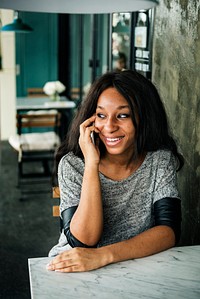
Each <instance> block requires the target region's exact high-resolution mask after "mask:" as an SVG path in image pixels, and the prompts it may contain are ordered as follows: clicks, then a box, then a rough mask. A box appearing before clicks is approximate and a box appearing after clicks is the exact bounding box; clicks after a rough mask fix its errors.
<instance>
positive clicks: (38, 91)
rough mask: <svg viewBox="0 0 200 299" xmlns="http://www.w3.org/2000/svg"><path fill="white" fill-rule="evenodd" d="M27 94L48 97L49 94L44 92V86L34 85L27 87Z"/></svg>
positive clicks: (31, 96)
mask: <svg viewBox="0 0 200 299" xmlns="http://www.w3.org/2000/svg"><path fill="white" fill-rule="evenodd" d="M27 96H28V97H30V98H35V97H38V98H39V97H46V96H47V95H46V94H45V93H44V91H43V88H41V87H32V88H28V89H27Z"/></svg>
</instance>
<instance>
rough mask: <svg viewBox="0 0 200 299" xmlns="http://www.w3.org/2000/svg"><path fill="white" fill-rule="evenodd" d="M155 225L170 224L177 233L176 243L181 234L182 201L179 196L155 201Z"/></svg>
mask: <svg viewBox="0 0 200 299" xmlns="http://www.w3.org/2000/svg"><path fill="white" fill-rule="evenodd" d="M154 216H155V225H167V226H170V227H171V228H172V229H173V231H174V234H175V238H176V244H177V243H178V242H179V239H180V235H181V201H180V199H179V198H169V197H166V198H162V199H160V200H158V201H156V202H155V203H154Z"/></svg>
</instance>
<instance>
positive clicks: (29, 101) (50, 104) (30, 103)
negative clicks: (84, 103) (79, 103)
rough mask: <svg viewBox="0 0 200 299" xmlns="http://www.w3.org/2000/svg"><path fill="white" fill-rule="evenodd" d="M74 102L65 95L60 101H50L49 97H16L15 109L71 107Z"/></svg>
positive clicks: (73, 106)
mask: <svg viewBox="0 0 200 299" xmlns="http://www.w3.org/2000/svg"><path fill="white" fill-rule="evenodd" d="M75 106H76V104H75V102H73V101H69V100H68V99H67V98H66V97H61V99H60V101H55V102H54V101H51V100H50V98H49V97H21V98H17V102H16V110H27V109H28V110H30V109H33V110H34V109H71V108H75Z"/></svg>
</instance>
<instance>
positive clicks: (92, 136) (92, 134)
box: [90, 131, 95, 145]
mask: <svg viewBox="0 0 200 299" xmlns="http://www.w3.org/2000/svg"><path fill="white" fill-rule="evenodd" d="M90 137H91V139H92V143H93V144H94V145H95V141H94V131H92V132H91V133H90Z"/></svg>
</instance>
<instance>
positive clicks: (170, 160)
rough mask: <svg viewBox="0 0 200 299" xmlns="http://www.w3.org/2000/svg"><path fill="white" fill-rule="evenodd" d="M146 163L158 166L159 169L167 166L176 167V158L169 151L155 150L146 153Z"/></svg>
mask: <svg viewBox="0 0 200 299" xmlns="http://www.w3.org/2000/svg"><path fill="white" fill-rule="evenodd" d="M147 161H148V162H150V161H151V163H153V164H159V165H160V167H162V166H166V165H169V164H173V165H174V166H175V165H176V158H175V156H174V155H173V153H172V152H171V151H170V150H165V149H161V150H157V151H152V152H148V154H147Z"/></svg>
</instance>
